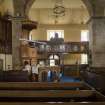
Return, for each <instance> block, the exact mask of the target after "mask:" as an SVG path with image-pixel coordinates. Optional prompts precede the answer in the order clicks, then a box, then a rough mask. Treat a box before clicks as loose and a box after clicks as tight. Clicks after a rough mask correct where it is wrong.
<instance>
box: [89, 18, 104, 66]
mask: <svg viewBox="0 0 105 105" xmlns="http://www.w3.org/2000/svg"><path fill="white" fill-rule="evenodd" d="M89 30H90V45H89V47H90V50H91V54H92V65H91V66H94V67H105V17H93V18H91V20H90V21H89Z"/></svg>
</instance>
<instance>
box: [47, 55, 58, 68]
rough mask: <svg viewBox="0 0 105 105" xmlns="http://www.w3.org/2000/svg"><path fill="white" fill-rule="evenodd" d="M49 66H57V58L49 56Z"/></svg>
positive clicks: (56, 56)
mask: <svg viewBox="0 0 105 105" xmlns="http://www.w3.org/2000/svg"><path fill="white" fill-rule="evenodd" d="M49 64H50V66H55V65H58V64H59V56H58V55H55V54H52V55H50V56H49Z"/></svg>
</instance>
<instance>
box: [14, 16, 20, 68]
mask: <svg viewBox="0 0 105 105" xmlns="http://www.w3.org/2000/svg"><path fill="white" fill-rule="evenodd" d="M21 20H22V19H21V18H19V17H17V18H13V19H12V64H13V70H19V69H20V68H21V57H20V41H19V38H20V37H21V34H22V23H21Z"/></svg>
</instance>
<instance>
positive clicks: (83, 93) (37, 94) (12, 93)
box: [0, 90, 95, 98]
mask: <svg viewBox="0 0 105 105" xmlns="http://www.w3.org/2000/svg"><path fill="white" fill-rule="evenodd" d="M94 93H95V91H94V90H39V91H38V90H30V91H27V90H0V98H6V97H8V98H13V97H14V98H59V97H60V98H72V97H79V98H80V97H90V96H92V95H93V94H94Z"/></svg>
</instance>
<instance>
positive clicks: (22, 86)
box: [0, 82, 91, 90]
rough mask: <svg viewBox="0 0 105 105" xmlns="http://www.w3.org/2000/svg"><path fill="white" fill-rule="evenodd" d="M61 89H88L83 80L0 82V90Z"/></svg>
mask: <svg viewBox="0 0 105 105" xmlns="http://www.w3.org/2000/svg"><path fill="white" fill-rule="evenodd" d="M2 89H3V90H6V89H7V90H37V89H38V90H52V89H54V90H58V89H60V90H62V89H66V90H67V89H68V90H70V89H71V90H72V89H84V90H90V89H91V88H90V87H88V86H87V85H86V84H85V83H83V82H71V83H52V82H51V83H47V82H0V90H2Z"/></svg>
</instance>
